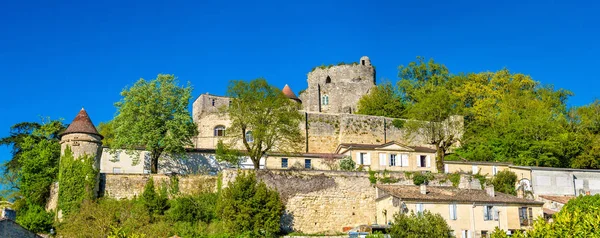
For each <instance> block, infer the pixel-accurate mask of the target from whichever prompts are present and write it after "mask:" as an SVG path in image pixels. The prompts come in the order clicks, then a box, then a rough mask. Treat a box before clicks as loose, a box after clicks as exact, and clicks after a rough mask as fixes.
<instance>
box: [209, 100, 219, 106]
mask: <svg viewBox="0 0 600 238" xmlns="http://www.w3.org/2000/svg"><path fill="white" fill-rule="evenodd" d="M216 102H217V100H215V99H214V98H213V99H211V100H210V104H212V106H213V107H214V106H215V104H216Z"/></svg>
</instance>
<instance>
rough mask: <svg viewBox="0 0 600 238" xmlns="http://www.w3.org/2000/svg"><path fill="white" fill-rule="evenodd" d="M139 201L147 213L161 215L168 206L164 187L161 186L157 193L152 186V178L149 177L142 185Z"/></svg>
mask: <svg viewBox="0 0 600 238" xmlns="http://www.w3.org/2000/svg"><path fill="white" fill-rule="evenodd" d="M140 201H141V202H142V204H144V206H145V207H146V209H148V212H149V214H153V215H162V214H163V213H164V211H165V210H166V209H167V207H168V203H167V201H168V197H167V192H166V187H164V186H163V187H162V188H161V189H160V192H159V193H157V192H156V189H155V188H154V179H153V178H152V177H150V178H149V179H148V182H146V185H145V186H144V192H142V196H141V197H140Z"/></svg>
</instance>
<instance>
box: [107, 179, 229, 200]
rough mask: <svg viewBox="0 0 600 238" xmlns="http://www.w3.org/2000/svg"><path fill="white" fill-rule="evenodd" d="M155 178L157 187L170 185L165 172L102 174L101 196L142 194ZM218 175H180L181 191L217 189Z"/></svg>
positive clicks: (192, 192) (119, 197)
mask: <svg viewBox="0 0 600 238" xmlns="http://www.w3.org/2000/svg"><path fill="white" fill-rule="evenodd" d="M151 177H152V178H153V179H154V182H155V183H154V184H155V186H157V187H160V186H162V184H165V185H168V184H169V183H170V181H171V180H170V178H169V176H167V175H163V174H154V175H152V176H150V175H146V174H100V194H99V196H104V197H111V198H115V199H124V198H127V199H131V198H133V197H135V196H138V197H139V196H140V195H141V194H142V192H143V191H144V185H146V182H148V179H150V178H151ZM216 181H217V177H216V176H208V175H189V176H180V177H179V191H180V192H181V193H183V194H194V193H199V192H214V191H216Z"/></svg>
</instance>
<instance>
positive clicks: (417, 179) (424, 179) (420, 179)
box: [412, 172, 434, 185]
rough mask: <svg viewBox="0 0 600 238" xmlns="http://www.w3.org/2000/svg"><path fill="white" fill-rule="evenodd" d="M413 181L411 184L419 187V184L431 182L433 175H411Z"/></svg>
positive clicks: (427, 173)
mask: <svg viewBox="0 0 600 238" xmlns="http://www.w3.org/2000/svg"><path fill="white" fill-rule="evenodd" d="M412 179H413V183H414V184H415V185H421V184H429V181H431V180H433V179H434V177H433V174H431V172H426V173H424V174H423V173H417V174H415V175H413V177H412Z"/></svg>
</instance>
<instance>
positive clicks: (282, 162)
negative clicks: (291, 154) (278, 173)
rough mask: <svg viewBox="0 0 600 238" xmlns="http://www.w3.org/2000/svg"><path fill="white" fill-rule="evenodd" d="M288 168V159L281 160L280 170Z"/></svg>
mask: <svg viewBox="0 0 600 238" xmlns="http://www.w3.org/2000/svg"><path fill="white" fill-rule="evenodd" d="M287 167H288V159H287V158H281V168H284V169H285V168H287Z"/></svg>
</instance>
